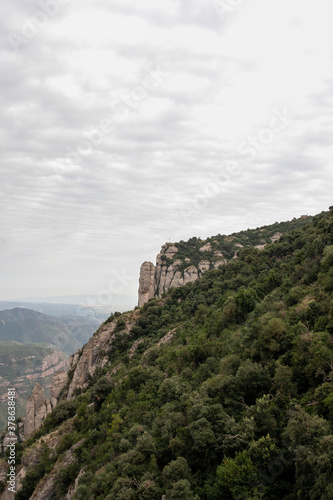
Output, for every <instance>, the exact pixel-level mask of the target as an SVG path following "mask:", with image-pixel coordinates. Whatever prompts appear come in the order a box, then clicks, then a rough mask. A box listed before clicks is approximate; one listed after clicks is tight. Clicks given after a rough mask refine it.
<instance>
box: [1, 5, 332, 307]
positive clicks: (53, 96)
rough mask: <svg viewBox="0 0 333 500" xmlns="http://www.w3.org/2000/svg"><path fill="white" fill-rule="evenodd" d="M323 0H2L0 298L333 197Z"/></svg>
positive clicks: (49, 289)
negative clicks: (171, 243)
mask: <svg viewBox="0 0 333 500" xmlns="http://www.w3.org/2000/svg"><path fill="white" fill-rule="evenodd" d="M331 8H332V0H317V1H316V2H313V1H310V0H271V1H267V0H244V1H242V0H216V1H213V0H211V1H210V0H158V1H156V0H141V1H140V2H136V1H134V0H112V1H106V0H100V1H98V2H93V1H92V0H75V2H74V0H41V1H33V0H15V1H12V0H2V3H1V6H0V43H1V56H0V85H1V92H0V102H1V115H2V117H1V124H0V141H1V148H0V149H1V151H0V155H1V160H0V167H1V186H0V192H1V201H0V214H1V233H0V258H1V260H0V280H1V282H0V299H2V300H8V299H15V298H22V297H31V296H50V295H70V294H95V295H98V294H100V295H102V294H103V293H104V294H105V293H107V291H109V292H110V293H122V294H132V295H134V296H136V292H137V287H138V274H139V268H140V265H141V263H142V262H143V261H144V260H152V261H155V257H156V254H157V253H158V252H159V250H160V247H161V245H162V244H164V243H165V242H168V241H179V240H181V239H183V240H187V239H188V238H190V237H192V236H198V237H201V238H203V239H204V238H206V237H207V236H212V235H215V234H218V233H221V234H223V233H224V234H228V233H231V232H234V231H238V230H242V229H247V228H248V227H257V226H261V225H264V224H269V223H274V222H275V221H283V220H290V219H292V218H293V217H294V216H295V217H299V216H300V215H302V214H316V213H319V212H321V211H322V210H327V209H328V207H329V206H330V205H332V204H333V200H332V195H331V192H332V184H333V183H332V181H333V169H332V158H333V147H332V137H333V118H332V108H333V57H332V56H333V30H332V16H331Z"/></svg>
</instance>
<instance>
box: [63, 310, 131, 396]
mask: <svg viewBox="0 0 333 500" xmlns="http://www.w3.org/2000/svg"><path fill="white" fill-rule="evenodd" d="M135 319H136V316H135V313H129V315H128V316H127V321H126V325H125V327H124V329H123V330H122V331H121V333H122V334H124V335H126V334H127V335H128V334H129V332H130V330H131V328H132V327H133V325H134V322H135ZM116 326H117V321H113V322H111V323H108V324H107V325H105V326H103V327H102V328H100V329H99V330H98V331H97V332H96V333H95V335H94V336H93V337H91V338H90V339H89V340H88V342H87V343H86V344H85V345H84V346H83V348H82V349H80V350H79V351H78V352H76V353H75V354H73V355H72V356H71V357H70V360H69V365H70V370H71V371H72V372H73V378H72V380H71V381H70V383H69V388H68V392H67V399H73V398H74V397H75V395H76V393H77V391H81V390H84V389H85V388H86V387H87V386H88V384H89V379H90V377H92V376H93V375H94V373H95V371H96V370H97V368H103V366H105V365H106V364H107V363H108V362H109V358H108V354H107V353H108V352H109V351H110V350H112V343H113V340H114V338H115V333H114V330H115V328H116Z"/></svg>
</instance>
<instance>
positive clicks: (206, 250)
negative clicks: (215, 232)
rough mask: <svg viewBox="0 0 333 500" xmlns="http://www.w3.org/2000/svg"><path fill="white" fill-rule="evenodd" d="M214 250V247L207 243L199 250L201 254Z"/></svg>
mask: <svg viewBox="0 0 333 500" xmlns="http://www.w3.org/2000/svg"><path fill="white" fill-rule="evenodd" d="M211 249H212V245H211V244H210V243H206V245H204V246H202V247H200V248H199V252H202V253H203V252H210V251H211Z"/></svg>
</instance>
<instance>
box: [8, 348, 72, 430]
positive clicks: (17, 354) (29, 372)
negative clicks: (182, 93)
mask: <svg viewBox="0 0 333 500" xmlns="http://www.w3.org/2000/svg"><path fill="white" fill-rule="evenodd" d="M67 367H68V356H67V355H66V354H65V353H63V352H62V351H60V350H59V349H57V348H55V347H54V346H50V347H47V346H45V345H42V344H20V343H18V342H0V400H1V405H0V431H2V430H3V429H4V428H5V426H6V423H7V406H6V398H7V389H8V387H15V388H16V392H17V400H16V416H17V417H23V415H24V414H25V408H26V401H27V399H28V396H29V395H30V394H31V391H32V389H33V387H34V385H35V384H36V383H39V384H41V385H42V387H43V388H44V389H45V392H46V394H49V392H50V387H51V381H52V377H53V375H54V374H55V373H56V372H57V371H59V370H61V369H67Z"/></svg>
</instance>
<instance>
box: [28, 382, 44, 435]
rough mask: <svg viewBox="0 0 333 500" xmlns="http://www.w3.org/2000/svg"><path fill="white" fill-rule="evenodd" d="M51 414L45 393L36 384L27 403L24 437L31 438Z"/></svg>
mask: <svg viewBox="0 0 333 500" xmlns="http://www.w3.org/2000/svg"><path fill="white" fill-rule="evenodd" d="M49 412H50V404H48V403H47V401H46V399H45V392H44V389H43V387H42V386H41V385H40V384H36V385H35V387H34V390H33V393H32V396H30V397H29V399H28V402H27V409H26V414H25V421H24V435H25V437H29V436H30V435H31V434H32V433H33V432H34V430H35V429H38V427H39V426H40V425H41V423H42V421H43V420H44V418H45V417H46V415H47V414H48V413H49Z"/></svg>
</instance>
